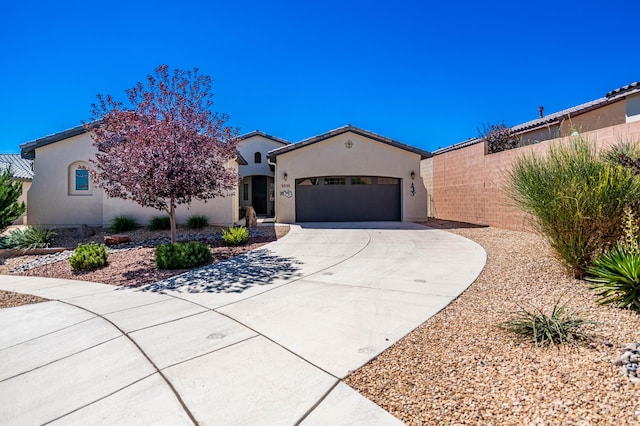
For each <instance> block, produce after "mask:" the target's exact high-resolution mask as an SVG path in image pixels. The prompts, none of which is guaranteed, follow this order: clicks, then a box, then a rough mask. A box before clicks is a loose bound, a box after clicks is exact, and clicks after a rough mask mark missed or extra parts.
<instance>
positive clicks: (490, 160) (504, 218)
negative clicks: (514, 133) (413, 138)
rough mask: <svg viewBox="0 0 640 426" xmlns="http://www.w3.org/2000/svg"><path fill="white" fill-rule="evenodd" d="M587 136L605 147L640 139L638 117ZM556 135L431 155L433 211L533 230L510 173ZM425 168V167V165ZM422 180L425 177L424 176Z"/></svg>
mask: <svg viewBox="0 0 640 426" xmlns="http://www.w3.org/2000/svg"><path fill="white" fill-rule="evenodd" d="M583 135H584V136H585V137H586V138H588V139H589V140H591V141H593V142H595V143H597V145H598V147H605V146H609V145H611V144H614V143H616V142H617V141H618V140H621V139H630V140H638V141H640V122H634V123H626V124H620V125H617V126H611V127H606V128H603V129H598V130H594V131H590V132H584V133H583ZM563 140H566V138H558V139H552V140H548V141H544V142H541V143H539V144H535V145H531V146H525V147H522V148H518V149H513V150H509V151H503V152H499V153H495V154H489V155H487V154H486V143H479V144H475V145H471V146H468V147H465V148H461V149H457V150H455V151H450V152H446V153H443V154H440V155H436V156H434V157H433V165H432V173H433V177H432V182H433V189H432V191H431V192H432V205H431V207H432V211H431V213H432V215H433V216H434V217H436V218H439V219H447V220H456V221H461V222H469V223H474V224H482V225H490V226H494V227H497V228H505V229H514V230H527V231H529V230H531V228H530V226H529V224H528V221H527V218H526V217H525V215H524V214H523V213H521V212H520V211H519V210H518V209H516V208H515V207H514V206H513V205H512V203H511V202H510V200H509V198H508V197H507V195H506V193H505V187H506V175H507V173H508V172H509V170H510V168H511V166H512V164H513V161H514V160H515V159H516V158H518V156H520V155H525V154H531V153H534V154H536V155H544V153H545V152H546V151H547V150H548V149H549V146H551V145H552V144H557V143H559V142H560V141H563ZM424 171H426V170H424ZM423 179H427V177H425V176H424V175H423Z"/></svg>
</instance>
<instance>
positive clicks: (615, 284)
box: [586, 244, 640, 310]
mask: <svg viewBox="0 0 640 426" xmlns="http://www.w3.org/2000/svg"><path fill="white" fill-rule="evenodd" d="M586 280H587V281H589V282H590V283H591V284H590V285H589V287H590V288H591V289H592V290H594V291H596V292H598V296H599V299H598V302H600V303H601V304H603V305H605V304H616V305H618V306H620V307H623V308H635V309H638V310H640V255H639V254H638V252H637V251H635V252H634V251H629V250H627V249H625V247H624V245H622V244H618V245H616V246H615V247H614V248H613V249H612V250H610V251H608V252H606V253H603V254H601V255H600V256H599V257H598V258H597V259H596V260H595V261H594V262H593V264H592V265H591V266H590V267H589V268H588V269H587V277H586Z"/></svg>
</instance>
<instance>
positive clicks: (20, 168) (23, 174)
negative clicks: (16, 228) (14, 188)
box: [0, 154, 33, 225]
mask: <svg viewBox="0 0 640 426" xmlns="http://www.w3.org/2000/svg"><path fill="white" fill-rule="evenodd" d="M32 166H33V164H32V162H31V161H30V160H27V159H24V158H22V157H21V156H20V154H0V173H2V172H4V171H5V170H6V169H8V168H11V173H12V174H13V178H14V180H16V181H18V182H22V195H20V197H19V198H18V201H19V202H23V201H24V202H25V204H26V202H27V192H28V191H29V188H30V187H31V182H32V180H33V169H32ZM26 222H27V213H26V212H25V213H24V214H23V215H22V216H20V217H19V218H18V219H16V220H15V221H14V222H13V224H14V225H23V224H25V223H26Z"/></svg>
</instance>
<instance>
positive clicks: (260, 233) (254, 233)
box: [10, 227, 273, 274]
mask: <svg viewBox="0 0 640 426" xmlns="http://www.w3.org/2000/svg"><path fill="white" fill-rule="evenodd" d="M269 234H273V229H272V228H268V227H264V228H260V227H259V228H249V238H250V239H251V238H260V237H265V236H267V235H269ZM176 239H177V241H179V242H185V241H200V242H202V243H205V244H215V243H219V242H220V241H221V240H222V231H205V232H187V233H181V234H178V235H177V237H176ZM170 242H171V237H168V236H160V237H157V238H148V239H143V240H139V241H131V242H128V243H124V244H118V245H114V246H110V247H109V252H110V253H118V252H123V251H127V250H132V249H136V248H153V247H156V246H159V245H160V244H165V243H170ZM72 254H73V250H65V251H61V252H58V253H52V254H47V255H44V256H38V257H36V258H35V259H32V260H30V261H28V262H25V263H23V264H21V265H18V266H17V267H15V268H13V269H11V270H10V272H11V273H17V274H19V273H21V272H25V271H29V270H31V269H36V268H39V267H41V266H45V265H50V264H52V263H56V262H60V261H61V260H67V259H69V258H70V257H71V255H72Z"/></svg>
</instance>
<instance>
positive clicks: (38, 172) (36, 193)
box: [27, 133, 238, 227]
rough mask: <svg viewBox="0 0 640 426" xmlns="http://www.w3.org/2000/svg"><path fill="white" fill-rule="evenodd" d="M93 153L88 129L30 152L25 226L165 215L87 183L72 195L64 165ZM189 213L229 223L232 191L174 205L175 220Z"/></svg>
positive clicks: (234, 208)
mask: <svg viewBox="0 0 640 426" xmlns="http://www.w3.org/2000/svg"><path fill="white" fill-rule="evenodd" d="M96 152H97V151H96V148H95V147H94V146H93V141H92V139H91V137H90V135H89V134H88V133H83V134H81V135H78V136H74V137H72V138H69V139H65V140H63V141H59V142H56V143H53V144H50V145H47V146H44V147H41V148H38V149H37V150H36V158H35V161H34V178H33V183H32V186H31V189H30V190H29V192H28V203H27V205H28V210H27V214H28V223H29V224H30V225H36V224H42V225H43V226H49V227H64V226H77V225H81V224H87V225H91V226H101V225H108V224H110V222H111V220H112V219H113V218H114V217H115V216H117V215H129V216H132V217H134V218H135V219H136V220H137V221H138V222H139V223H140V224H146V223H148V221H149V219H150V218H151V217H152V216H156V215H164V214H165V213H164V212H160V211H158V210H154V209H151V208H143V207H140V206H138V205H137V204H135V203H133V202H132V201H125V200H120V199H115V198H109V197H107V196H106V195H105V194H104V192H103V191H102V190H101V189H100V188H98V187H97V186H96V185H94V184H93V182H91V183H90V186H91V191H90V193H91V195H72V194H71V193H70V192H72V191H70V190H69V165H71V164H73V163H75V162H77V161H83V162H87V163H88V161H89V159H90V158H93V156H94V155H95V153H96ZM230 166H231V167H237V163H236V162H235V161H232V162H231V163H230ZM192 214H203V215H205V216H207V217H208V218H209V221H210V223H212V224H221V225H230V224H232V223H233V222H235V221H236V220H237V217H238V202H237V198H236V192H235V191H234V192H232V193H231V194H230V196H229V197H226V198H216V199H214V200H210V201H208V202H207V203H204V202H201V201H196V202H194V203H193V204H192V205H191V206H190V207H187V206H180V207H179V208H178V210H177V212H176V219H177V222H178V223H184V222H186V219H187V218H188V217H189V216H191V215H192Z"/></svg>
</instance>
